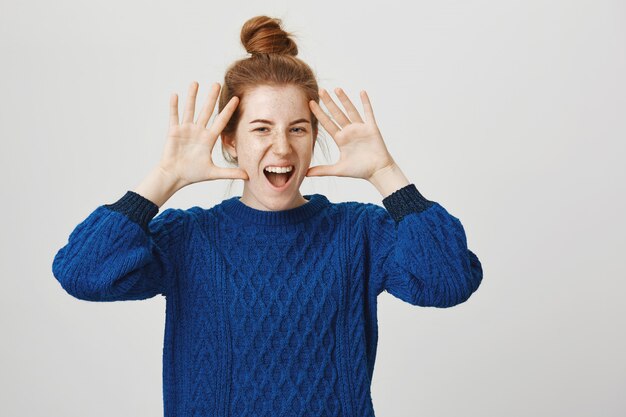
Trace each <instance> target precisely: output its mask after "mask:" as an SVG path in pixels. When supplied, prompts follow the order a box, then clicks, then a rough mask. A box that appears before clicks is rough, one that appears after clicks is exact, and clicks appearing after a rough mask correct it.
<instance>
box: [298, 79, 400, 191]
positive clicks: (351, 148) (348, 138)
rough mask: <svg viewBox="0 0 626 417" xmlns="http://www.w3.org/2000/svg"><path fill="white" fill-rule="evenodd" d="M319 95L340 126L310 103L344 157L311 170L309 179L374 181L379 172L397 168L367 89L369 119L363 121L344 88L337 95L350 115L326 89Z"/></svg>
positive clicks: (364, 99)
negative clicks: (377, 123) (360, 179)
mask: <svg viewBox="0 0 626 417" xmlns="http://www.w3.org/2000/svg"><path fill="white" fill-rule="evenodd" d="M319 93H320V98H321V99H322V101H323V102H324V104H325V105H326V107H327V108H328V109H329V110H330V114H331V115H332V117H333V118H334V119H335V121H336V122H337V124H338V125H339V126H337V124H335V121H333V120H332V119H331V117H329V116H328V115H327V114H326V113H325V112H324V111H322V108H321V107H320V106H319V104H317V103H316V102H315V101H313V100H311V101H309V107H310V108H311V111H312V112H313V114H314V115H315V117H317V119H318V120H319V121H320V123H321V124H322V126H323V127H324V129H326V131H327V132H328V133H329V134H330V135H331V137H332V138H333V140H334V141H335V143H336V144H337V147H338V148H339V152H340V155H339V161H338V162H337V163H335V164H333V165H317V166H314V167H311V168H309V170H308V171H307V174H306V175H307V176H308V177H317V176H326V175H334V176H339V177H353V178H363V179H366V180H368V181H370V180H371V179H372V177H373V176H374V174H375V173H377V172H379V171H381V170H384V169H386V168H389V167H391V166H392V165H394V160H393V158H392V157H391V155H390V154H389V151H388V150H387V147H386V146H385V142H384V141H383V137H382V135H381V134H380V131H379V129H378V126H377V125H376V120H375V119H374V111H373V110H372V105H371V103H370V101H369V97H368V96H367V93H366V92H365V90H363V91H361V93H360V94H361V101H362V103H363V108H364V109H365V120H363V119H362V118H361V115H360V114H359V112H358V111H357V109H356V107H354V105H353V104H352V102H351V101H350V99H349V98H348V96H347V95H346V94H345V92H344V91H343V90H342V89H341V88H336V89H335V94H337V97H339V100H341V103H342V104H343V106H344V107H345V109H346V111H347V113H348V115H347V116H346V114H344V112H343V111H342V110H341V109H340V108H339V106H338V105H337V104H336V103H335V102H334V101H333V99H332V98H331V97H330V95H329V94H328V92H327V91H326V90H324V89H323V88H320V91H319Z"/></svg>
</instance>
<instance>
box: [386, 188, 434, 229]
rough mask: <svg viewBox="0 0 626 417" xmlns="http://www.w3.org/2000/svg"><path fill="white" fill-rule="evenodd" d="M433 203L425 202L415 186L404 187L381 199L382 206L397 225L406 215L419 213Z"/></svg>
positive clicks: (424, 198)
mask: <svg viewBox="0 0 626 417" xmlns="http://www.w3.org/2000/svg"><path fill="white" fill-rule="evenodd" d="M434 203H435V202H434V201H430V200H427V199H426V197H424V196H423V195H422V194H421V193H420V192H419V191H418V190H417V188H416V187H415V184H409V185H406V186H404V187H402V188H400V189H399V190H396V191H394V192H393V193H391V194H389V195H388V196H387V197H385V198H384V199H383V205H384V206H385V208H386V209H387V211H388V212H389V214H391V217H392V218H393V219H394V220H395V222H396V223H399V222H400V220H402V218H403V217H404V216H406V215H407V214H410V213H420V212H422V211H424V210H426V209H427V208H428V207H430V206H432V205H433V204H434Z"/></svg>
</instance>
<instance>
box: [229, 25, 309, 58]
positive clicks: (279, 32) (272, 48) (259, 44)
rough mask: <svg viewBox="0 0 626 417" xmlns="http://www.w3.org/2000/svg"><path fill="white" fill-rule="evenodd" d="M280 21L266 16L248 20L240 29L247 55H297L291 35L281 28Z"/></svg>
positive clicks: (296, 48)
mask: <svg viewBox="0 0 626 417" xmlns="http://www.w3.org/2000/svg"><path fill="white" fill-rule="evenodd" d="M281 23H282V21H281V20H280V19H278V18H272V17H268V16H255V17H253V18H251V19H248V20H247V21H246V23H244V24H243V27H242V28H241V43H242V44H243V47H244V48H246V51H248V53H250V54H252V55H254V54H287V55H293V56H296V55H298V47H297V46H296V43H295V42H294V41H293V40H292V39H291V37H290V36H291V33H289V32H285V31H284V30H283V29H282V28H281Z"/></svg>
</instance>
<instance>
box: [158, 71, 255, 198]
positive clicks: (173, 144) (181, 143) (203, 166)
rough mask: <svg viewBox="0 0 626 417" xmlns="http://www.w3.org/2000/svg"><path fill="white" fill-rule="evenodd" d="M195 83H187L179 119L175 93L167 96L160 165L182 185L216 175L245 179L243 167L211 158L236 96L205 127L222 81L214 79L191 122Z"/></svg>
mask: <svg viewBox="0 0 626 417" xmlns="http://www.w3.org/2000/svg"><path fill="white" fill-rule="evenodd" d="M198 86H199V85H198V83H197V82H195V81H194V82H192V83H191V85H190V86H189V91H188V97H187V103H186V106H185V112H184V113H183V120H182V123H179V119H178V95H177V94H172V96H171V98H170V125H169V132H168V136H167V142H166V144H165V149H164V150H163V154H162V156H161V161H160V162H159V168H160V169H161V171H163V172H164V173H165V174H166V175H169V176H171V178H173V179H175V181H177V182H178V183H179V184H181V185H182V186H186V185H189V184H193V183H196V182H201V181H209V180H215V179H229V178H233V179H243V180H248V179H249V178H248V174H247V173H246V171H244V170H243V169H241V168H223V167H219V166H216V165H215V164H214V163H213V159H212V152H213V147H214V146H215V142H216V141H217V138H218V137H219V135H220V133H221V132H222V130H223V129H224V127H225V126H226V124H227V123H228V120H229V119H230V117H231V116H232V115H233V112H234V111H235V109H236V108H237V105H238V104H239V98H238V97H233V98H232V99H231V100H230V101H229V102H228V104H227V105H226V106H225V107H224V109H223V110H222V112H221V113H219V114H218V116H217V117H216V118H215V121H214V122H213V124H212V125H211V126H210V127H209V128H207V123H208V122H209V119H210V118H211V115H212V114H213V109H214V108H215V103H216V102H217V99H218V97H219V92H220V89H221V85H220V84H219V83H214V84H213V85H212V86H211V90H210V92H209V96H208V98H207V100H206V102H205V103H204V107H203V108H202V110H201V111H200V113H199V114H198V119H197V120H196V121H195V122H194V112H195V105H196V95H197V92H198Z"/></svg>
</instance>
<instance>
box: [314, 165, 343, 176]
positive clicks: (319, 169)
mask: <svg viewBox="0 0 626 417" xmlns="http://www.w3.org/2000/svg"><path fill="white" fill-rule="evenodd" d="M329 175H332V176H339V177H340V176H341V175H340V171H339V167H338V165H337V164H335V165H317V166H314V167H310V168H309V169H308V170H307V172H306V175H305V176H306V177H324V176H329Z"/></svg>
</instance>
